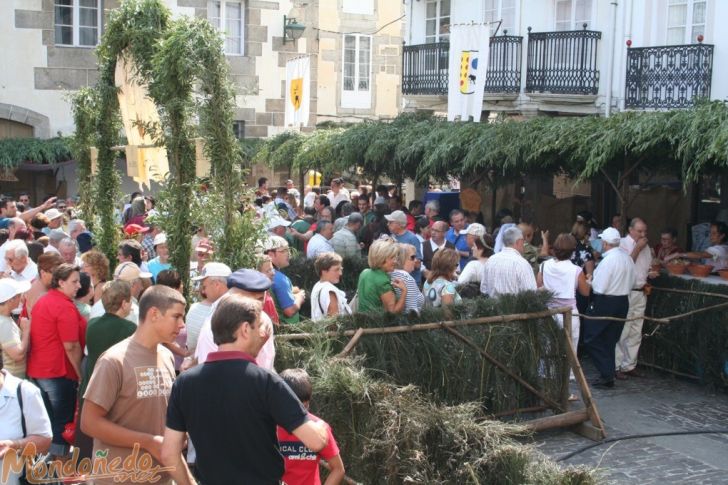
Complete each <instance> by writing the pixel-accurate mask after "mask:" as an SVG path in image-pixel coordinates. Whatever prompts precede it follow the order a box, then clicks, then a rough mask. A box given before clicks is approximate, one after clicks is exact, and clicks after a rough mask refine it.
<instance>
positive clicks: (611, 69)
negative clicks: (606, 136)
mask: <svg viewBox="0 0 728 485" xmlns="http://www.w3.org/2000/svg"><path fill="white" fill-rule="evenodd" d="M610 5H611V6H612V21H611V25H610V30H611V31H612V38H611V41H612V46H611V49H609V71H608V73H607V108H606V111H605V113H604V114H605V116H606V117H607V118H609V116H610V115H611V114H612V85H613V84H614V57H615V55H616V50H617V2H616V1H613V2H611V3H610Z"/></svg>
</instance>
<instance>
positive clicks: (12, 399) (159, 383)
mask: <svg viewBox="0 0 728 485" xmlns="http://www.w3.org/2000/svg"><path fill="white" fill-rule="evenodd" d="M256 197H257V199H256V207H257V210H258V214H259V217H260V220H261V223H262V224H265V227H266V230H267V234H266V236H265V237H264V239H263V240H261V241H260V245H259V246H260V251H259V254H258V257H259V258H258V261H259V262H258V265H257V267H255V268H235V269H233V268H230V267H228V266H227V265H225V264H224V263H222V262H220V261H219V260H217V259H216V254H215V248H214V244H213V243H212V242H211V241H210V239H209V238H208V237H207V236H206V234H205V230H204V227H201V228H199V230H198V231H197V233H196V234H195V235H194V236H193V237H192V240H191V244H192V249H193V251H192V254H193V258H194V261H192V263H191V273H192V274H191V276H192V281H193V285H194V288H192V291H191V292H190V293H191V294H192V295H193V296H192V299H193V301H192V302H191V303H192V304H191V305H190V306H189V308H187V304H188V302H187V300H186V299H185V298H184V296H183V293H184V292H183V288H182V283H181V282H182V279H183V278H181V276H180V274H179V272H178V271H177V269H175V268H173V267H172V265H171V263H170V254H169V248H168V246H167V238H166V235H165V233H164V232H163V231H162V230H161V228H160V227H158V225H157V224H156V223H155V218H154V217H153V216H154V215H155V213H156V210H155V208H154V199H153V197H150V196H146V197H145V196H143V195H142V194H138V193H137V194H133V195H132V197H131V199H130V200H129V203H128V204H127V206H126V207H124V208H122V209H120V211H119V213H120V220H119V231H120V235H123V239H122V241H121V242H120V243H119V245H118V251H117V255H116V258H117V260H118V264H117V265H116V266H115V267H114V268H112V267H111V263H110V261H109V259H108V258H107V257H106V256H105V255H104V254H103V253H101V252H100V251H99V250H97V249H95V248H94V245H93V235H92V234H91V233H90V232H89V231H88V230H87V228H86V224H85V223H84V221H83V220H80V219H79V218H78V217H76V212H75V210H74V207H73V201H72V200H68V201H59V200H57V199H56V198H53V197H50V198H47V199H46V200H45V201H43V202H42V203H41V204H40V205H38V206H37V207H35V208H33V207H31V205H30V198H29V197H28V194H20V196H19V197H18V199H17V200H15V199H13V198H10V197H6V198H4V199H3V200H2V201H0V244H1V245H0V256H1V258H0V272H2V278H0V346H1V348H2V366H3V368H2V371H1V372H0V393H2V394H3V395H4V396H5V397H6V398H7V399H6V401H5V404H4V405H3V404H2V403H0V458H2V457H3V456H7V454H8V452H9V451H10V450H21V449H23V448H24V447H25V445H26V444H28V443H33V444H34V445H35V446H36V448H37V450H39V451H41V452H43V451H46V450H47V451H48V452H49V454H50V456H51V457H52V458H58V459H64V458H67V457H69V453H70V451H71V447H73V448H74V449H75V450H78V451H77V452H75V453H77V454H78V456H80V457H83V458H88V459H93V458H94V457H98V456H100V455H99V453H101V454H102V455H103V456H104V457H106V458H107V459H108V460H112V459H114V458H120V459H121V460H124V459H125V458H126V457H127V456H129V455H130V454H131V453H132V452H133V450H134V449H135V446H136V447H137V448H139V449H141V450H142V451H143V452H146V453H148V454H149V455H150V456H151V459H152V460H153V463H154V464H160V466H161V465H164V466H166V467H168V468H165V469H164V474H163V475H162V483H164V481H165V480H174V481H176V482H177V483H194V482H195V480H200V482H201V483H206V484H215V483H229V477H231V476H235V477H240V478H239V481H241V483H278V481H280V480H282V481H283V482H285V483H288V484H304V483H320V478H319V475H318V460H320V459H323V460H326V462H327V463H328V468H329V470H330V472H329V475H328V479H327V480H326V483H327V484H333V483H339V482H341V480H342V479H343V477H344V464H343V461H342V459H341V457H340V454H339V450H338V447H337V445H336V441H335V439H334V436H333V434H332V431H331V429H330V427H329V426H328V425H327V424H326V423H325V421H324V420H322V419H321V418H319V417H316V416H314V415H313V414H311V413H310V412H309V411H308V405H309V403H310V402H311V400H312V399H314V397H313V396H312V386H311V382H310V378H309V376H308V375H307V374H306V371H305V370H304V369H286V370H283V369H278V370H279V371H281V373H280V375H279V374H277V373H276V369H275V355H276V348H275V337H274V335H275V329H276V327H278V326H280V325H295V324H297V323H298V322H300V321H301V319H302V318H305V317H308V318H310V319H312V320H314V321H318V320H323V319H326V318H331V317H336V316H339V315H348V314H351V313H355V312H362V313H372V312H390V313H395V314H403V315H406V314H410V313H419V312H421V311H422V310H423V308H425V307H434V308H437V307H444V308H446V309H447V307H449V306H450V305H456V304H458V303H459V302H461V301H462V299H463V295H464V294H465V292H466V288H470V289H471V290H472V291H474V292H475V293H477V294H481V295H484V296H487V297H498V296H501V295H504V294H517V293H521V292H524V291H533V290H537V289H539V288H543V289H544V290H547V291H549V292H551V294H552V298H551V300H550V301H549V306H550V307H552V308H557V307H559V308H560V307H564V306H567V307H570V308H571V309H572V311H573V314H574V320H573V321H572V339H573V345H574V346H575V347H576V346H578V345H579V343H580V342H581V343H582V344H583V348H584V350H585V352H586V353H587V354H588V355H589V356H590V357H591V359H592V361H593V362H594V365H595V366H596V367H597V369H598V371H599V374H600V378H599V379H598V380H597V381H596V382H595V383H594V384H595V385H598V386H602V387H606V388H611V387H613V386H614V383H615V379H617V380H619V379H628V378H631V377H639V376H640V373H639V371H638V369H637V367H636V366H637V357H638V351H639V346H640V342H641V335H642V320H641V319H640V316H642V315H643V314H644V310H645V306H646V294H645V290H646V288H647V281H648V279H649V278H651V277H654V276H656V274H657V271H658V270H659V267H660V265H663V264H668V263H670V262H671V261H672V260H674V259H676V258H682V259H686V260H687V259H701V260H704V261H705V262H706V263H707V264H711V265H713V266H714V267H715V269H723V268H726V267H728V241H726V237H727V236H728V229H727V228H726V225H725V223H723V222H714V223H712V224H711V225H710V233H709V240H710V244H709V245H707V247H705V248H704V249H701V250H697V251H692V252H685V251H683V250H682V249H681V248H679V247H678V246H677V244H676V239H677V238H676V236H677V233H676V231H675V230H674V229H671V228H666V229H664V230H663V231H661V238H660V242H659V244H658V245H656V246H654V247H653V246H651V245H650V244H649V241H648V239H647V225H646V223H645V221H644V220H643V219H641V218H637V217H635V218H632V219H630V220H629V221H625V222H626V224H625V223H624V222H623V221H622V218H621V217H620V216H618V215H617V216H615V218H614V219H613V220H612V225H611V226H610V227H607V228H604V229H602V230H599V229H597V227H596V223H595V221H594V218H593V217H592V215H591V214H590V213H588V212H583V213H579V214H578V215H577V218H576V220H575V221H574V223H573V227H572V228H571V231H570V232H564V233H561V234H559V235H558V236H556V237H555V238H554V239H553V240H552V239H551V238H550V235H549V232H548V231H542V232H540V236H541V237H540V238H536V237H535V235H536V234H537V233H538V232H539V230H538V228H537V227H536V226H535V224H533V222H531V221H518V220H515V219H514V217H513V215H512V214H511V213H510V212H509V211H507V210H501V211H500V212H499V214H498V217H497V220H496V221H495V222H496V224H495V225H494V227H492V228H491V230H490V231H489V230H488V228H486V226H485V225H484V224H483V223H482V221H481V222H478V215H477V214H473V213H469V212H466V211H462V210H459V209H455V210H452V211H450V212H449V213H448V214H441V213H440V205H439V203H438V201H437V200H429V201H427V202H426V203H425V202H423V201H420V200H413V201H411V202H410V203H409V204H407V206H406V207H405V206H404V204H403V201H402V200H401V198H400V194H398V193H397V191H396V190H393V188H392V187H387V186H380V187H376V188H375V190H373V191H372V190H371V189H370V188H369V187H367V186H357V188H356V190H355V189H353V188H350V189H347V187H346V183H345V182H344V181H343V180H342V179H334V180H332V181H331V190H330V191H328V192H327V193H325V194H324V193H323V192H322V191H321V190H319V189H318V188H310V187H306V188H305V189H304V190H303V193H300V192H299V191H298V190H297V189H296V187H295V185H294V184H293V182H292V181H290V180H289V181H288V183H287V184H286V185H285V186H282V187H279V188H277V189H276V190H271V189H269V187H268V181H267V179H265V178H262V179H260V180H259V182H258V190H257V192H256ZM622 231H625V232H624V233H623V232H622ZM537 239H540V243H537V242H536V240H537ZM292 257H301V258H304V257H305V258H308V259H311V260H312V261H313V267H314V270H315V272H316V274H317V276H318V282H317V283H316V284H315V285H314V286H313V288H311V289H309V290H310V291H309V292H307V291H306V289H303V288H298V287H296V286H294V285H293V283H292V281H291V276H292V275H291V274H289V273H288V269H287V268H289V265H290V263H291V258H292ZM351 258H362V259H363V260H366V262H367V268H366V269H364V270H363V271H362V272H361V273H360V274H359V275H358V280H357V285H356V291H355V293H354V294H353V295H352V294H347V292H346V291H344V289H342V288H340V283H341V279H342V275H343V274H344V272H345V271H346V268H345V267H344V264H345V261H348V260H350V259H351ZM305 303H308V305H307V306H306V305H304V304H305ZM304 307H306V308H310V312H309V314H308V315H302V309H303V308H304ZM604 316H607V317H618V318H622V319H625V318H626V319H627V320H628V321H627V322H626V323H615V322H613V321H609V320H600V319H598V317H604ZM579 318H581V320H582V321H581V322H579ZM555 319H556V320H557V323H558V324H560V325H563V322H562V321H561V316H560V315H556V316H555ZM580 329H581V332H580ZM580 333H581V335H580ZM3 406H4V407H3ZM324 418H325V417H324ZM16 475H17V474H16ZM12 478H13V479H14V480H15V481H11V482H9V483H17V479H18V476H14V477H12ZM117 479H118V477H117ZM95 483H114V478H113V477H111V478H109V477H98V478H96V479H95Z"/></svg>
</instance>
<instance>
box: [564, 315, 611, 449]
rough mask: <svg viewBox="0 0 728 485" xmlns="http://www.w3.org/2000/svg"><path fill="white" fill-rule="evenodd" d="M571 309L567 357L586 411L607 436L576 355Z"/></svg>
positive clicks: (566, 330) (567, 318) (567, 323)
mask: <svg viewBox="0 0 728 485" xmlns="http://www.w3.org/2000/svg"><path fill="white" fill-rule="evenodd" d="M571 325H572V324H571V309H568V310H567V311H565V312H564V333H566V358H567V359H568V360H569V364H570V365H571V368H572V369H573V371H574V377H575V378H576V383H577V384H578V385H579V391H580V392H581V400H582V402H583V403H584V406H585V407H586V409H585V412H587V413H588V416H589V419H590V420H591V423H592V424H593V425H594V427H595V428H597V429H599V430H600V431H601V433H602V437H606V436H607V433H606V432H605V431H604V424H602V418H601V417H600V416H599V411H598V410H597V407H596V404H594V401H593V400H592V394H591V389H590V388H589V384H588V383H587V381H586V376H585V375H584V369H582V368H581V363H579V359H578V358H577V356H576V349H575V348H574V345H573V344H572V343H571Z"/></svg>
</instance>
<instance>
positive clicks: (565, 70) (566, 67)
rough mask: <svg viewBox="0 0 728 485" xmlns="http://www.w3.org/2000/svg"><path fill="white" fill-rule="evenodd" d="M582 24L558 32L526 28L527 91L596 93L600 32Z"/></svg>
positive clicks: (597, 88) (597, 89)
mask: <svg viewBox="0 0 728 485" xmlns="http://www.w3.org/2000/svg"><path fill="white" fill-rule="evenodd" d="M586 27H587V25H586V24H584V30H573V31H561V32H531V28H530V27H529V28H528V58H527V67H526V92H527V93H551V94H588V95H596V94H597V93H598V91H599V69H598V68H597V66H598V64H597V48H598V47H599V39H601V38H602V33H601V32H597V31H593V30H586Z"/></svg>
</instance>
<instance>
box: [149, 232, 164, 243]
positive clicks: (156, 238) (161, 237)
mask: <svg viewBox="0 0 728 485" xmlns="http://www.w3.org/2000/svg"><path fill="white" fill-rule="evenodd" d="M158 244H167V235H166V234H165V233H163V232H160V233H159V234H157V235H156V236H154V240H153V241H152V246H157V245H158Z"/></svg>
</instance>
